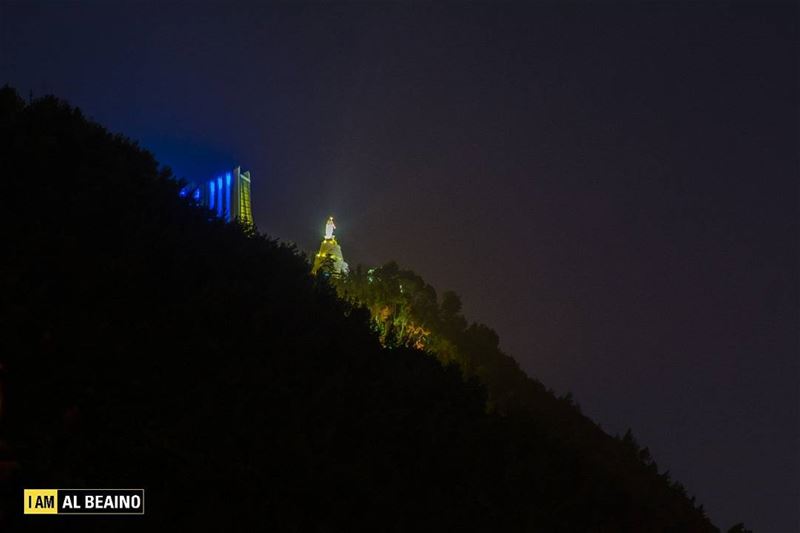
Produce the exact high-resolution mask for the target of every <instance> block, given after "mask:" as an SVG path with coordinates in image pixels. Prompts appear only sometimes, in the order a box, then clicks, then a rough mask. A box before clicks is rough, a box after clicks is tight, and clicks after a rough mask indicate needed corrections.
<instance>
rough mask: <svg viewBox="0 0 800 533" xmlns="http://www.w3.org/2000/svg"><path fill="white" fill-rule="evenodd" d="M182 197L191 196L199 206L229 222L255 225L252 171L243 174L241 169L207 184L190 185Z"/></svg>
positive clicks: (211, 180) (183, 190) (185, 188)
mask: <svg viewBox="0 0 800 533" xmlns="http://www.w3.org/2000/svg"><path fill="white" fill-rule="evenodd" d="M181 196H184V197H185V196H191V197H192V199H193V200H194V201H195V202H197V203H198V204H199V205H202V206H203V207H206V208H208V209H210V210H211V211H214V213H216V215H217V217H219V218H221V219H224V220H226V221H228V222H230V221H233V220H238V221H239V222H241V223H243V224H247V225H252V224H253V208H252V205H251V203H250V171H246V172H242V170H241V167H236V168H234V169H233V170H231V171H230V172H226V173H225V174H222V175H220V176H217V177H215V178H212V179H210V180H208V181H206V182H201V183H199V184H197V183H190V184H189V185H187V186H186V187H184V188H183V189H182V190H181Z"/></svg>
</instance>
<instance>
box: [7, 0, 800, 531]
mask: <svg viewBox="0 0 800 533" xmlns="http://www.w3.org/2000/svg"><path fill="white" fill-rule="evenodd" d="M260 4H261V2H258V3H257V2H255V1H253V2H249V3H248V2H241V3H239V4H225V5H223V4H220V3H218V4H201V3H198V2H185V3H178V2H153V3H148V2H133V3H124V2H120V1H109V2H96V3H95V2H91V3H90V2H77V3H76V2H61V1H57V2H56V1H54V2H50V3H37V2H28V1H24V2H8V1H7V0H0V20H1V22H0V39H1V40H0V54H1V55H0V83H6V82H7V83H10V84H11V85H13V86H16V87H17V88H18V89H20V90H21V91H22V92H24V93H25V95H26V96H27V94H28V92H29V91H30V90H32V91H33V93H34V95H41V94H43V93H54V94H57V95H58V96H61V97H64V98H66V99H68V100H70V101H71V102H72V103H73V104H75V105H79V106H80V107H81V108H82V109H83V110H84V111H85V112H86V114H87V115H89V116H91V117H93V118H94V119H96V120H98V121H100V122H101V123H103V124H105V125H107V126H108V127H109V128H111V129H112V130H114V131H119V132H123V133H125V134H127V135H129V136H130V137H133V138H135V139H139V140H140V141H141V143H142V144H143V145H144V146H146V147H148V148H150V149H151V150H152V151H154V153H155V154H156V156H157V157H158V158H159V160H160V161H162V162H163V163H165V164H169V165H171V166H172V167H173V169H174V170H175V171H176V173H177V174H178V175H181V176H186V177H205V176H210V175H212V174H215V173H217V172H219V171H220V170H222V169H224V168H226V167H228V166H230V165H232V164H234V163H240V164H242V165H243V166H244V167H245V168H249V169H250V170H251V171H252V172H253V176H254V180H255V181H254V189H255V190H254V210H255V216H256V221H257V223H258V225H259V227H260V229H262V230H263V231H266V232H268V233H270V234H272V235H275V236H278V237H281V238H283V239H285V240H290V241H295V242H297V243H298V245H299V246H300V247H301V248H302V249H304V250H313V249H315V247H316V246H317V244H318V240H319V238H320V237H321V233H322V229H323V228H322V226H323V223H324V219H325V217H326V216H327V215H328V214H330V213H332V214H334V215H335V216H336V217H337V225H338V230H337V234H338V236H339V238H340V242H341V243H342V246H343V250H344V253H345V258H346V259H347V260H348V261H349V262H350V263H351V264H354V263H356V262H363V263H367V264H377V263H382V262H385V261H387V260H390V259H396V260H397V261H399V262H400V263H401V264H402V265H405V266H408V267H410V268H412V269H414V270H416V271H417V272H419V273H420V274H421V275H423V276H424V277H425V278H426V279H428V281H430V282H431V283H433V284H434V285H435V286H436V287H438V288H439V289H440V290H441V289H448V288H449V289H454V290H456V291H457V292H458V293H459V294H461V295H462V298H463V300H464V304H465V311H466V313H467V315H468V316H469V317H470V318H472V319H475V320H479V321H482V322H485V323H487V324H489V325H491V326H492V327H494V328H495V329H496V330H497V331H498V333H499V334H500V336H501V339H502V341H501V342H502V346H503V347H504V349H505V350H506V351H508V352H509V353H511V354H512V355H514V357H516V358H517V359H518V360H519V361H520V362H521V364H522V366H523V368H524V369H525V370H526V371H527V372H528V373H529V374H531V375H533V376H535V377H537V378H539V379H540V380H541V381H543V382H544V383H545V384H546V385H547V386H549V387H551V388H553V389H554V390H556V391H557V392H558V393H564V392H566V391H572V392H573V394H574V396H575V398H576V399H577V401H578V402H579V403H580V404H581V406H582V408H583V410H584V412H586V413H587V414H589V415H590V416H591V417H592V418H594V419H595V420H597V421H598V422H600V423H601V424H602V425H603V427H604V428H606V429H607V430H608V431H609V432H611V433H618V432H619V433H621V432H624V431H625V429H626V428H627V427H632V428H633V430H634V434H635V435H637V437H638V438H639V440H640V442H642V443H643V444H645V445H648V446H649V447H650V449H651V451H652V452H653V455H654V456H655V458H656V459H657V461H658V463H659V465H660V466H661V467H662V468H668V469H669V470H670V471H671V473H672V475H673V477H674V478H677V479H678V480H680V481H681V482H683V483H684V484H685V485H686V486H687V488H688V490H689V492H690V493H692V494H696V495H697V497H698V500H699V501H700V502H702V503H703V504H704V505H705V507H706V509H707V510H708V511H709V514H710V516H711V518H712V520H714V521H715V523H717V524H718V525H719V526H720V527H723V528H725V529H727V528H728V527H729V526H730V525H731V524H732V523H733V522H735V521H740V520H743V521H744V522H745V523H746V524H747V525H748V526H749V527H751V528H753V529H755V530H756V531H757V533H790V532H792V531H800V524H798V514H797V513H798V505H799V503H800V495H799V494H798V478H799V477H800V475H799V474H800V461H799V457H798V455H799V452H798V450H800V428H799V427H798V426H799V425H800V424H799V422H798V420H799V419H800V413H799V409H798V408H799V407H800V397H798V376H799V373H798V355H799V353H800V349H799V346H798V345H799V344H800V343H799V342H798V270H799V267H798V242H800V240H799V239H798V197H799V196H800V195H799V190H798V176H799V175H800V168H799V165H798V146H799V145H800V143H799V142H798V141H799V139H798V122H799V121H798V118H799V117H800V113H799V111H798V109H799V106H798V99H799V96H798V95H800V87H798V9H797V7H796V6H794V5H792V4H783V5H782V6H781V5H772V6H768V5H766V4H764V3H758V4H756V3H753V4H748V5H742V4H737V5H735V6H734V5H731V4H724V3H683V4H676V3H672V4H667V3H648V4H638V5H634V4H621V3H615V4H605V3H600V2H592V3H591V4H570V5H569V6H564V5H560V4H555V3H548V4H544V3H542V4H537V5H532V4H527V5H525V6H520V5H513V4H498V3H495V4H492V5H479V4H463V3H460V4H459V3H455V4H449V5H432V4H428V3H420V4H413V5H410V4H403V5H398V4H382V3H369V4H356V3H349V4H345V5H330V4H325V5H314V4H303V5H298V4H280V5H277V6H263V5H260ZM48 179H58V177H57V176H53V177H48ZM6 201H16V200H13V199H7V200H6Z"/></svg>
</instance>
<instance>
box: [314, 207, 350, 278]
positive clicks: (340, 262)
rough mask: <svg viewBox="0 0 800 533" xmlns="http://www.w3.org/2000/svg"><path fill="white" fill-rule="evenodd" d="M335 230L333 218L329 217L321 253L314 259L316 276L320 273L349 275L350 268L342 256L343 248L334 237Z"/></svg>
mask: <svg viewBox="0 0 800 533" xmlns="http://www.w3.org/2000/svg"><path fill="white" fill-rule="evenodd" d="M335 229H336V224H334V223H333V217H328V222H326V223H325V236H324V237H323V239H322V243H321V244H320V245H319V252H317V255H316V256H315V257H314V266H313V267H312V268H311V273H312V274H316V273H317V272H318V271H320V272H325V273H327V274H328V275H330V276H341V275H342V274H347V271H348V267H347V263H345V262H344V257H343V256H342V247H341V246H339V243H338V242H336V237H335V236H334V235H333V232H334V230H335Z"/></svg>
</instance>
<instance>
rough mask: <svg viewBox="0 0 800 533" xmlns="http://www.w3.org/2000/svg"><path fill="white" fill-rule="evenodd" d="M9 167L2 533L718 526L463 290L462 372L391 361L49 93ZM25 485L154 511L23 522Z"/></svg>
mask: <svg viewBox="0 0 800 533" xmlns="http://www.w3.org/2000/svg"><path fill="white" fill-rule="evenodd" d="M0 164H1V165H2V167H0V172H2V174H1V175H0V178H2V185H3V198H4V209H3V210H0V212H2V217H3V221H2V222H3V225H4V227H5V228H6V229H7V231H6V232H5V235H6V237H5V238H4V242H3V247H2V250H3V253H2V261H0V298H2V306H1V307H0V363H2V371H3V375H2V387H3V388H2V392H3V404H2V411H3V416H2V419H0V424H1V425H0V441H2V443H0V480H1V482H2V495H0V498H1V499H0V506H1V507H0V509H2V515H1V516H0V529H2V530H3V531H15V530H22V529H25V530H27V529H36V528H37V527H36V526H38V527H39V528H41V529H42V530H46V531H52V530H64V529H67V530H75V531H120V530H127V529H135V530H140V529H144V528H145V527H146V528H147V529H148V530H163V531H175V530H178V528H181V529H190V530H214V531H220V530H234V531H235V530H248V531H250V530H265V531H319V532H324V531H331V532H333V531H341V532H350V531H542V532H571V531H576V532H578V531H586V532H641V531H647V532H665V533H666V532H694V531H698V532H705V531H717V530H716V528H714V527H713V526H712V525H711V524H710V523H709V522H708V520H707V519H706V518H705V517H704V515H703V513H702V510H698V509H696V508H695V507H694V505H693V503H692V502H690V501H689V500H688V499H687V498H686V497H685V494H681V493H679V492H678V491H676V490H675V487H674V486H672V485H670V484H669V483H667V481H666V480H665V479H664V476H660V475H659V474H658V472H657V468H655V467H654V466H652V467H651V466H648V465H649V458H645V459H643V458H642V451H641V450H640V449H639V447H638V445H636V443H635V442H634V441H633V439H632V437H629V436H628V437H626V438H625V439H621V440H615V439H611V438H610V437H606V436H605V435H604V434H603V433H602V432H601V431H600V430H599V429H597V428H596V427H595V426H594V425H593V424H591V422H589V421H588V420H587V419H585V418H583V417H582V416H581V415H580V414H579V413H578V412H577V411H576V409H575V407H574V406H572V405H571V404H570V403H569V402H567V401H565V400H558V399H556V398H554V397H552V395H550V394H549V393H548V392H547V391H546V390H545V389H544V388H543V387H541V385H538V384H537V383H536V382H533V381H530V380H527V378H525V377H524V374H522V373H521V372H519V370H518V368H517V367H516V364H515V363H514V362H513V359H511V358H508V357H506V358H505V359H502V361H503V363H502V365H500V367H498V366H497V361H498V359H497V357H499V356H498V355H497V354H498V353H499V352H497V339H496V335H493V332H491V330H488V328H485V327H484V326H475V325H473V326H469V327H467V326H466V324H465V323H462V321H463V317H461V316H460V304H459V302H458V301H457V298H456V297H455V296H454V295H451V296H447V297H445V298H444V299H443V301H442V303H441V306H440V307H441V309H440V308H439V307H436V309H433V308H431V309H427V311H426V312H428V313H432V314H433V315H435V316H436V317H438V318H439V319H441V320H442V321H443V324H442V325H441V327H442V328H443V329H442V331H445V330H446V328H448V327H449V328H453V331H454V332H455V333H453V335H451V336H450V337H447V336H445V335H442V339H443V341H444V340H445V339H446V338H449V339H450V340H449V341H448V342H451V343H452V344H453V351H452V353H453V354H454V356H453V357H454V358H453V362H454V363H456V364H450V365H443V364H442V363H441V362H440V361H437V360H436V359H435V358H434V357H430V356H429V355H427V354H426V353H424V352H422V351H419V350H415V349H412V348H409V347H406V346H402V345H397V346H394V347H392V348H383V347H381V345H380V343H379V339H378V336H377V335H376V334H375V333H374V332H373V330H372V328H371V326H370V315H369V313H368V312H366V311H364V310H362V309H359V308H357V307H353V306H351V305H350V304H348V303H347V302H345V301H342V300H340V299H339V298H338V297H337V296H336V294H335V292H334V291H333V290H332V289H331V288H330V286H329V285H328V283H327V282H326V281H325V280H320V279H315V278H313V277H312V276H310V275H309V274H308V271H309V265H308V263H307V262H306V260H305V258H304V257H303V256H302V255H301V254H298V253H297V251H296V250H294V249H293V248H291V247H288V246H286V245H282V244H280V243H278V242H276V241H274V240H270V239H268V238H266V237H264V236H262V235H260V234H258V233H257V232H255V231H253V230H251V229H248V228H242V227H238V226H236V225H227V224H223V223H221V222H219V221H217V220H215V219H213V217H212V216H211V213H210V212H207V211H204V210H202V209H200V208H198V207H195V206H192V205H191V204H190V203H189V202H188V201H186V200H184V199H180V198H179V197H178V190H179V188H180V185H179V184H178V183H177V182H176V181H174V180H173V179H172V177H171V175H170V172H169V171H168V170H164V171H159V169H158V165H157V163H156V161H155V160H154V158H153V157H152V156H151V155H150V154H149V153H147V152H145V151H143V150H141V149H139V148H138V147H137V146H136V145H135V144H134V143H132V142H130V141H128V140H127V139H125V138H123V137H120V136H114V135H110V134H109V133H108V132H106V131H105V130H104V129H103V128H102V127H100V126H98V125H96V124H93V123H91V122H88V121H87V120H86V119H85V118H84V117H83V116H82V115H81V113H80V111H78V110H76V109H73V108H70V107H69V106H67V105H66V104H64V103H63V102H61V101H59V100H57V99H54V98H44V99H40V100H37V101H34V102H32V103H31V104H26V103H25V102H23V101H22V100H21V99H20V98H19V97H18V96H17V94H16V93H15V92H14V91H13V90H11V89H8V88H6V89H3V90H2V91H0ZM425 290H426V291H427V289H425ZM431 291H432V289H431ZM429 292H430V291H429ZM434 301H435V294H434ZM420 306H421V307H420V309H423V308H425V306H424V302H420ZM433 315H432V316H433ZM462 344H463V345H462ZM470 350H471V351H470ZM468 352H469V353H468ZM442 353H444V351H442ZM467 353H468V355H465V354H467ZM465 358H466V359H465ZM462 360H467V361H469V363H470V364H471V365H472V366H473V367H474V371H469V372H466V375H467V376H470V375H474V376H477V377H478V378H480V379H481V381H483V382H484V383H487V384H489V393H490V395H491V397H492V401H493V404H494V406H495V408H494V409H493V410H491V411H487V409H486V402H487V396H486V392H485V389H484V386H483V385H481V384H479V382H478V381H477V380H476V379H467V380H466V381H465V380H464V379H463V372H462V368H463V364H462V363H463V361H462ZM458 364H462V366H461V367H459V366H458ZM484 367H485V368H486V369H485V371H484V370H481V368H484ZM487 372H488V373H498V374H502V376H505V377H502V376H501V377H500V378H498V380H494V378H489V377H487V376H488V374H486V373H487ZM503 379H511V380H512V381H513V380H516V381H515V382H513V383H511V382H509V386H510V387H511V388H510V389H508V392H507V394H509V395H521V396H525V398H524V399H522V400H521V401H520V402H515V401H508V399H507V398H505V397H503V396H502V395H503V393H502V391H501V390H500V388H499V385H498V386H495V385H494V384H497V383H506V382H504V381H502V380H503ZM526 380H527V381H526ZM517 382H518V383H517ZM523 382H524V383H523ZM626 439H627V440H626ZM22 487H65V488H66V487H71V488H80V487H144V488H146V489H147V516H146V517H144V518H132V519H120V518H116V519H109V520H102V519H99V518H92V519H73V520H68V519H67V518H69V517H60V518H55V519H50V518H49V517H22V516H21V515H20V514H19V513H20V511H19V508H20V507H21V505H20V498H21V489H22ZM74 518H77V517H74Z"/></svg>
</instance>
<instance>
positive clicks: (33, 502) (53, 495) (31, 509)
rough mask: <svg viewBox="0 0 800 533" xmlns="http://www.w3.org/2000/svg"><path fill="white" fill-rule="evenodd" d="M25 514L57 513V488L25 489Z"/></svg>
mask: <svg viewBox="0 0 800 533" xmlns="http://www.w3.org/2000/svg"><path fill="white" fill-rule="evenodd" d="M24 497H25V507H24V509H25V514H58V490H57V489H25V496H24Z"/></svg>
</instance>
